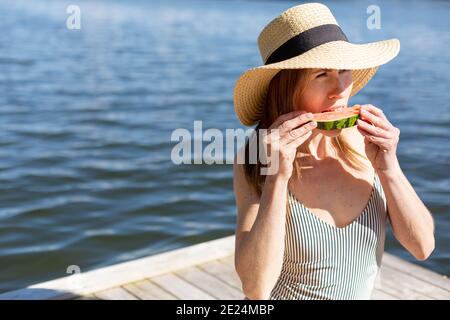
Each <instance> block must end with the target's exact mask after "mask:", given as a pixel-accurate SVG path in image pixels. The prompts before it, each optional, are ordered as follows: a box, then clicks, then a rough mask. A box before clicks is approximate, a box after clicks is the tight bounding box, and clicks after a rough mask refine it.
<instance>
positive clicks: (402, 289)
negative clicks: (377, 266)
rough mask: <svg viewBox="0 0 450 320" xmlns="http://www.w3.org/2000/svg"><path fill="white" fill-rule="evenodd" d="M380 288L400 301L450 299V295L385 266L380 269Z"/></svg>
mask: <svg viewBox="0 0 450 320" xmlns="http://www.w3.org/2000/svg"><path fill="white" fill-rule="evenodd" d="M380 272H381V276H380V280H381V288H382V289H383V291H385V292H387V293H389V294H393V295H395V296H397V297H401V298H402V299H405V300H406V299H423V300H426V299H439V300H441V299H444V300H446V299H450V294H449V293H448V292H447V291H445V290H443V289H441V288H439V287H436V286H434V285H432V284H430V283H428V282H425V281H422V280H420V279H417V278H414V277H413V276H411V275H409V274H404V273H402V272H400V271H398V270H395V269H391V268H389V267H387V266H382V267H381V271H380Z"/></svg>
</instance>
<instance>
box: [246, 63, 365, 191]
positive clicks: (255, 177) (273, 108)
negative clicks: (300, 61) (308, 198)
mask: <svg viewBox="0 0 450 320" xmlns="http://www.w3.org/2000/svg"><path fill="white" fill-rule="evenodd" d="M312 71H313V69H284V70H281V71H280V72H278V73H277V74H276V75H275V77H273V78H272V80H271V81H270V84H269V88H268V91H267V95H266V99H265V105H264V108H263V113H262V116H261V118H260V120H259V122H258V124H257V126H256V127H255V132H254V135H255V136H254V137H253V138H255V139H256V146H257V154H259V150H258V148H259V141H258V139H259V138H260V135H259V134H258V133H259V130H261V129H268V128H269V127H270V126H271V125H272V123H273V122H274V121H275V120H276V119H277V118H278V117H279V116H280V115H282V114H285V113H288V112H291V111H294V110H295V101H297V98H298V97H299V96H301V95H302V94H303V92H304V90H305V89H306V87H307V86H308V83H309V82H310V81H311V79H312ZM251 138H252V137H250V138H249V139H248V140H247V141H246V144H245V163H244V172H245V177H246V180H247V181H248V183H249V184H250V185H251V186H252V187H253V189H254V190H255V191H256V193H257V194H258V196H261V194H262V188H263V186H264V182H265V178H266V175H263V174H260V172H261V170H260V169H261V167H262V164H261V162H260V161H259V159H257V163H256V164H251V163H249V161H248V160H249V142H250V140H251ZM331 141H332V146H333V147H334V149H335V150H337V151H340V152H341V153H342V155H344V159H345V160H346V161H347V163H348V164H349V165H350V166H352V167H353V168H355V169H362V167H366V164H365V163H364V162H363V161H361V160H360V158H362V159H365V160H368V159H367V157H366V156H365V155H362V154H361V153H359V152H357V151H356V150H355V149H354V148H353V147H352V146H351V145H350V144H349V143H348V141H347V139H346V138H345V136H343V135H342V134H341V135H339V136H337V137H333V138H332V140H331ZM299 149H300V150H301V149H302V146H300V148H299ZM301 169H302V165H301V163H299V161H295V162H294V169H293V175H294V177H295V178H296V179H298V178H301Z"/></svg>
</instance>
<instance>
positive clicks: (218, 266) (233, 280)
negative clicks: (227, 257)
mask: <svg viewBox="0 0 450 320" xmlns="http://www.w3.org/2000/svg"><path fill="white" fill-rule="evenodd" d="M198 267H199V268H200V269H202V270H204V271H205V272H207V273H209V274H211V275H214V276H215V277H217V278H219V279H220V280H222V281H224V282H225V283H227V284H228V285H230V286H232V287H234V288H236V289H238V290H239V291H240V292H242V284H241V280H240V279H239V276H238V275H237V273H236V271H235V270H234V267H233V268H231V267H230V266H229V265H228V264H226V263H223V262H221V261H220V260H213V261H210V262H207V263H204V264H201V265H199V266H198Z"/></svg>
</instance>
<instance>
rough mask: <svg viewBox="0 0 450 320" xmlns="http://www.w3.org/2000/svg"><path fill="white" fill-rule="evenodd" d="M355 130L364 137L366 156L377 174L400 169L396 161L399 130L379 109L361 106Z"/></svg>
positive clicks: (367, 105)
mask: <svg viewBox="0 0 450 320" xmlns="http://www.w3.org/2000/svg"><path fill="white" fill-rule="evenodd" d="M357 128H358V131H359V132H360V133H361V134H362V135H363V136H364V144H365V149H366V155H367V157H368V158H369V160H370V162H371V163H372V166H373V167H374V169H375V170H377V172H379V173H380V172H384V173H390V172H393V171H395V170H397V169H398V168H399V167H400V166H399V163H398V159H397V144H398V141H399V137H400V130H399V129H398V128H396V127H394V126H393V125H392V124H391V123H390V122H389V120H388V119H387V118H386V116H385V115H384V113H383V111H382V110H381V109H379V108H377V107H375V106H373V105H371V104H366V105H361V110H360V119H358V121H357Z"/></svg>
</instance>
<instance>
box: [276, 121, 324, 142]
mask: <svg viewBox="0 0 450 320" xmlns="http://www.w3.org/2000/svg"><path fill="white" fill-rule="evenodd" d="M316 127H317V122H315V121H311V122H309V123H307V124H305V125H303V126H301V127H300V128H297V129H293V130H291V131H289V132H288V133H287V134H285V135H284V136H283V137H282V138H281V140H282V141H283V142H286V143H290V142H291V141H293V140H296V139H298V138H299V137H301V136H304V135H305V134H306V133H308V132H309V131H311V130H313V129H314V128H316Z"/></svg>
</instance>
